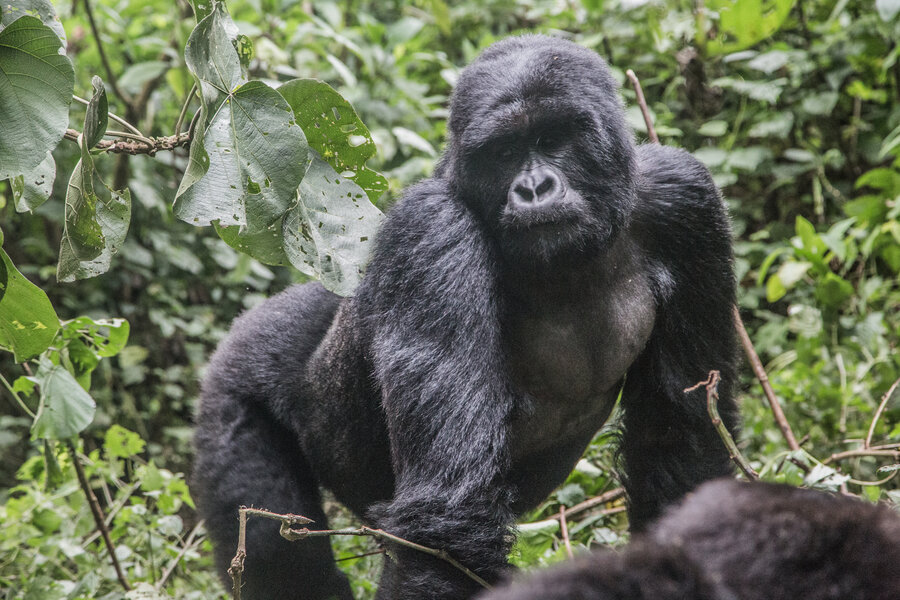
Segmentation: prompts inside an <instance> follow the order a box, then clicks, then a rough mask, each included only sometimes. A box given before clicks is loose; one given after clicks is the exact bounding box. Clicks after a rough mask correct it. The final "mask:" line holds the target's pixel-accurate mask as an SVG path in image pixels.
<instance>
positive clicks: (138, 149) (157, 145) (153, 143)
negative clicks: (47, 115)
mask: <svg viewBox="0 0 900 600" xmlns="http://www.w3.org/2000/svg"><path fill="white" fill-rule="evenodd" d="M79 135H81V134H80V133H79V132H78V131H76V130H75V129H67V130H66V134H65V136H64V137H65V138H66V139H67V140H71V141H73V142H77V141H78V136H79ZM145 139H146V142H143V141H136V142H127V141H124V140H115V141H114V140H100V141H99V142H97V145H96V146H95V147H96V148H97V149H99V150H102V151H103V152H112V153H114V154H149V155H150V156H153V155H154V154H156V153H157V152H160V151H163V150H169V151H171V150H174V149H175V148H181V147H182V146H187V145H189V144H190V143H191V136H190V134H188V133H182V134H180V135H177V136H175V135H169V136H165V137H151V138H145Z"/></svg>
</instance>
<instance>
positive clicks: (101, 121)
mask: <svg viewBox="0 0 900 600" xmlns="http://www.w3.org/2000/svg"><path fill="white" fill-rule="evenodd" d="M93 85H94V94H93V96H92V97H91V100H90V102H89V103H88V107H87V112H86V114H85V116H84V134H83V135H82V136H81V160H80V161H78V164H77V165H75V169H74V170H73V171H72V175H71V177H69V185H68V188H67V189H66V221H65V225H64V227H63V237H62V240H61V241H60V247H59V264H58V265H57V269H56V278H57V279H58V280H59V281H75V280H76V279H86V278H88V277H96V276H97V275H100V274H101V273H105V272H106V271H108V270H109V267H110V264H111V262H112V256H113V254H115V253H116V252H118V250H119V248H120V247H121V246H122V244H123V243H124V242H125V236H126V234H127V233H128V225H129V224H130V222H131V193H130V192H129V191H128V190H127V189H125V190H114V189H112V188H110V187H109V186H107V185H106V184H105V183H103V181H102V180H101V183H103V186H104V187H106V189H107V193H104V194H103V196H100V195H98V194H97V193H96V191H95V189H94V159H93V157H92V156H91V153H90V149H91V147H92V146H93V145H94V144H96V143H97V142H98V141H100V139H101V138H102V137H103V133H105V132H106V125H107V123H108V116H107V102H106V90H105V89H104V88H103V82H102V81H100V78H99V77H94V79H93Z"/></svg>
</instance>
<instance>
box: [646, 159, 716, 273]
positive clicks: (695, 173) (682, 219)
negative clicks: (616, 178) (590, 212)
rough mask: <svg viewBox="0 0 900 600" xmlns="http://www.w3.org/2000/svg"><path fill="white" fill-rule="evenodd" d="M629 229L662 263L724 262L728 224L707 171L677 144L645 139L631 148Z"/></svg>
mask: <svg viewBox="0 0 900 600" xmlns="http://www.w3.org/2000/svg"><path fill="white" fill-rule="evenodd" d="M637 163H638V184H637V196H638V197H637V203H636V205H635V210H634V213H633V217H632V221H633V224H634V229H635V233H636V234H637V235H638V236H639V237H642V238H644V239H645V240H646V246H647V247H648V248H650V249H651V252H652V253H654V254H657V255H658V256H662V257H668V260H667V261H666V262H671V261H675V262H693V261H694V260H695V259H697V260H701V261H706V260H708V258H709V257H716V258H717V259H718V260H722V261H726V262H727V261H730V257H731V223H730V220H729V218H728V211H727V209H726V207H725V203H724V202H723V201H722V197H721V195H720V194H719V190H718V189H717V188H716V185H715V183H714V182H713V179H712V176H710V174H709V171H708V170H707V169H706V167H705V166H704V165H703V163H701V162H700V161H699V160H697V159H696V158H694V157H693V156H691V154H690V153H688V152H686V151H684V150H681V149H679V148H672V147H668V146H660V145H657V144H653V145H651V144H648V145H644V146H639V147H638V151H637Z"/></svg>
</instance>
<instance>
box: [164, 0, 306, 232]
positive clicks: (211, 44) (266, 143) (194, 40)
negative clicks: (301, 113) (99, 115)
mask: <svg viewBox="0 0 900 600" xmlns="http://www.w3.org/2000/svg"><path fill="white" fill-rule="evenodd" d="M236 42H237V28H236V27H235V25H234V23H233V22H232V21H231V18H230V17H229V16H228V13H227V12H226V10H225V7H224V4H223V3H221V2H219V3H216V5H215V7H214V9H213V11H212V13H211V14H210V15H209V16H208V17H206V18H205V19H203V20H202V21H201V22H200V23H199V24H198V25H197V27H195V28H194V31H193V32H192V33H191V36H190V38H189V39H188V43H187V47H186V48H185V61H186V62H187V65H188V68H189V69H190V70H191V72H192V73H193V74H194V77H195V78H196V79H197V82H198V83H199V85H200V89H201V91H202V94H201V97H202V106H201V111H200V117H199V122H198V123H197V125H196V127H195V130H194V138H193V140H192V142H191V152H190V162H189V164H188V169H187V172H186V173H185V176H184V179H182V181H181V185H180V186H179V189H178V193H177V194H176V200H175V214H176V216H178V218H180V219H182V220H184V221H187V222H188V223H192V224H194V225H209V224H210V223H212V222H214V221H218V222H219V224H220V225H221V226H222V227H228V226H233V225H238V226H241V228H242V229H241V231H242V233H249V234H256V233H260V232H264V231H266V230H268V229H269V228H271V227H272V226H273V225H280V223H281V219H282V217H283V216H284V213H285V212H287V210H288V209H289V208H290V207H291V206H293V205H294V203H295V201H296V194H297V186H298V185H299V183H300V180H301V179H302V178H303V174H304V173H305V171H306V165H307V151H308V146H307V144H306V138H305V137H304V135H303V130H302V129H300V127H299V126H297V124H296V123H295V122H294V114H293V112H292V111H291V107H290V106H288V104H287V102H286V101H285V100H284V98H282V97H281V96H280V95H279V94H278V92H276V91H275V90H273V89H272V88H270V87H268V86H266V85H265V84H264V83H262V82H259V81H251V82H249V83H248V82H246V79H245V78H244V77H243V74H242V72H241V65H240V58H239V55H238V51H237V50H236V49H235V43H236Z"/></svg>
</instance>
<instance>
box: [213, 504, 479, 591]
mask: <svg viewBox="0 0 900 600" xmlns="http://www.w3.org/2000/svg"><path fill="white" fill-rule="evenodd" d="M239 513H240V517H239V525H238V527H239V529H238V547H237V551H236V552H235V555H234V558H232V559H231V567H230V568H229V569H228V573H229V574H230V575H231V579H232V582H233V587H232V597H233V598H234V599H235V600H240V597H241V594H240V584H241V574H242V573H243V569H244V558H246V556H247V517H248V516H250V515H253V516H257V517H263V518H266V519H271V520H273V521H279V522H281V529H280V530H279V533H280V534H281V537H283V538H284V539H286V540H290V541H292V542H293V541H296V540H302V539H306V538H311V537H331V536H336V535H352V536H369V537H374V538H375V539H377V540H381V541H382V542H393V543H395V544H398V545H400V546H405V547H406V548H411V549H413V550H417V551H419V552H422V553H424V554H428V555H431V556H434V557H436V558H440V559H441V560H443V561H444V562H447V563H449V564H451V565H453V566H454V567H456V568H457V569H458V570H459V571H461V572H462V573H464V574H465V575H466V576H467V577H469V578H470V579H472V580H473V581H475V582H476V583H478V584H479V585H480V586H482V587H484V588H485V589H492V586H491V584H489V583H488V582H487V581H485V580H484V579H483V578H481V577H480V576H478V575H477V574H476V573H474V572H473V571H471V570H470V569H469V568H468V567H466V566H465V565H464V564H462V563H461V562H459V561H458V560H456V559H455V558H453V557H452V556H450V554H449V553H448V552H447V551H446V550H443V549H435V548H429V547H428V546H423V545H421V544H417V543H415V542H411V541H409V540H406V539H403V538H401V537H399V536H396V535H394V534H392V533H388V532H387V531H385V530H383V529H373V528H371V527H366V526H362V527H358V528H353V527H347V528H345V529H321V530H320V529H308V528H306V527H303V528H301V529H292V526H295V525H309V524H310V523H312V522H313V520H312V519H308V518H307V517H304V516H302V515H293V514H279V513H273V512H270V511H268V510H261V509H258V508H247V507H245V506H242V507H241V508H240V510H239Z"/></svg>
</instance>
